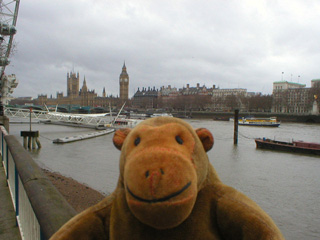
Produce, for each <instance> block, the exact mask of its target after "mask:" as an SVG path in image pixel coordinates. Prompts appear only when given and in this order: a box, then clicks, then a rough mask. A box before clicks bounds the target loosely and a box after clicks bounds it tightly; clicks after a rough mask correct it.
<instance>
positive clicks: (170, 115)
mask: <svg viewBox="0 0 320 240" xmlns="http://www.w3.org/2000/svg"><path fill="white" fill-rule="evenodd" d="M150 117H152V118H154V117H173V116H172V114H171V113H154V114H152V115H151V116H150Z"/></svg>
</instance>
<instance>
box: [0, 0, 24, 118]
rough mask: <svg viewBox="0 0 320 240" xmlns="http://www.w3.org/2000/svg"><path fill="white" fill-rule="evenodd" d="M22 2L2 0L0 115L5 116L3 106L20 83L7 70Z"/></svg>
mask: <svg viewBox="0 0 320 240" xmlns="http://www.w3.org/2000/svg"><path fill="white" fill-rule="evenodd" d="M19 4H20V0H0V90H1V91H0V92H1V96H0V115H3V105H2V104H8V99H9V96H10V94H11V93H12V92H13V89H14V88H16V87H17V85H18V82H17V79H16V76H15V75H14V74H12V75H9V76H7V75H6V74H5V68H6V66H7V65H9V64H10V60H9V56H10V53H11V49H12V44H13V36H14V35H15V33H16V32H17V30H16V23H17V18H18V11H19Z"/></svg>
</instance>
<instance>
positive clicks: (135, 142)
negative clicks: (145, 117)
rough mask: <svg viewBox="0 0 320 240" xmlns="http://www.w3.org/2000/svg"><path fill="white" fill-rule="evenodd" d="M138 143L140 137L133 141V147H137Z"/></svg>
mask: <svg viewBox="0 0 320 240" xmlns="http://www.w3.org/2000/svg"><path fill="white" fill-rule="evenodd" d="M139 143H140V137H137V138H136V139H135V140H134V145H136V146H138V145H139Z"/></svg>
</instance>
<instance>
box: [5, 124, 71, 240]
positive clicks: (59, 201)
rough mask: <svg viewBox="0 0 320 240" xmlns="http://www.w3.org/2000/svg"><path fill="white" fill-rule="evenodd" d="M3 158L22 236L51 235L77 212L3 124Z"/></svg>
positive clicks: (33, 238)
mask: <svg viewBox="0 0 320 240" xmlns="http://www.w3.org/2000/svg"><path fill="white" fill-rule="evenodd" d="M0 134H1V137H0V141H1V144H0V147H1V162H2V164H3V166H4V170H5V174H6V179H7V183H8V187H9V190H10V194H11V199H12V202H13V206H14V209H15V212H16V219H17V225H18V226H19V229H20V233H21V237H22V239H26V240H29V239H30V240H37V239H40V240H44V239H49V238H50V237H51V236H52V235H53V234H54V233H55V232H56V231H57V230H58V229H59V228H60V227H61V226H62V225H63V224H64V223H65V222H67V221H68V220H69V219H70V218H71V217H73V216H74V215H75V214H76V211H75V210H74V209H73V208H72V207H71V206H70V205H69V204H68V203H67V201H66V200H65V198H64V197H63V196H62V195H61V194H60V193H59V192H58V191H57V189H56V188H55V187H54V186H53V185H52V183H51V181H50V180H49V179H48V178H47V177H46V176H45V175H44V173H43V172H42V170H41V169H40V168H39V167H38V165H37V164H36V163H35V162H34V160H33V159H32V157H31V156H30V154H29V152H27V151H26V150H25V149H24V148H23V147H22V145H21V144H20V143H19V141H18V140H17V139H16V138H15V137H14V136H11V135H8V133H7V131H6V129H5V128H4V127H3V126H0Z"/></svg>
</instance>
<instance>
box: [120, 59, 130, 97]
mask: <svg viewBox="0 0 320 240" xmlns="http://www.w3.org/2000/svg"><path fill="white" fill-rule="evenodd" d="M119 84H120V100H121V101H122V102H124V101H127V100H128V99H129V75H128V73H127V68H126V63H125V62H124V63H123V67H122V72H121V74H120V77H119Z"/></svg>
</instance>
